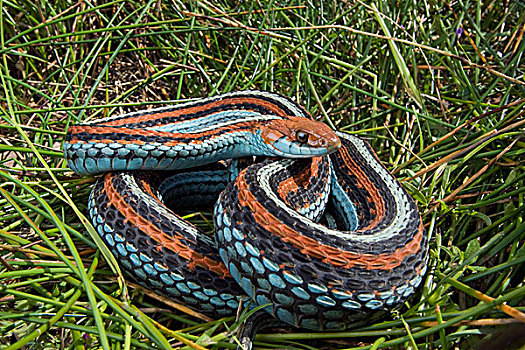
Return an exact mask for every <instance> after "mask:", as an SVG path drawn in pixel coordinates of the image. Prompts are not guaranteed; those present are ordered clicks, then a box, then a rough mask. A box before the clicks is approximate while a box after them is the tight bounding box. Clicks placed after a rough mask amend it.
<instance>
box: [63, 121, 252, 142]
mask: <svg viewBox="0 0 525 350" xmlns="http://www.w3.org/2000/svg"><path fill="white" fill-rule="evenodd" d="M253 124H254V122H242V123H236V124H231V125H227V126H225V127H222V128H216V129H212V130H209V131H206V132H201V133H194V134H192V133H173V132H166V131H158V130H151V129H146V128H118V127H112V126H89V125H75V126H72V127H71V128H70V130H69V133H70V134H71V135H75V134H80V133H88V134H95V135H104V134H127V135H137V136H147V137H171V138H184V139H196V138H201V137H203V136H208V135H216V134H225V133H228V132H235V131H239V130H245V129H248V130H251V126H252V125H253Z"/></svg>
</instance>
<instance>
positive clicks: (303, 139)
mask: <svg viewBox="0 0 525 350" xmlns="http://www.w3.org/2000/svg"><path fill="white" fill-rule="evenodd" d="M295 137H296V138H297V141H299V142H300V143H307V142H308V134H307V133H305V132H304V131H302V130H299V131H298V132H297V133H296V134H295Z"/></svg>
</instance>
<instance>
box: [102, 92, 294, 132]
mask: <svg viewBox="0 0 525 350" xmlns="http://www.w3.org/2000/svg"><path fill="white" fill-rule="evenodd" d="M241 103H248V104H254V105H258V106H262V107H264V108H266V109H268V110H270V112H271V113H270V114H277V115H280V116H284V115H286V113H284V111H283V110H282V109H280V108H279V107H277V106H276V105H275V104H273V103H270V102H268V101H264V100H261V99H258V98H227V99H224V100H218V101H214V102H210V103H207V104H205V105H202V106H195V107H188V108H183V109H179V110H176V111H171V112H162V113H157V114H144V115H140V116H136V117H130V118H125V119H119V120H114V121H108V122H104V125H108V126H120V125H125V124H138V123H140V122H144V121H151V120H157V119H162V118H168V117H179V116H181V115H186V114H192V113H198V112H201V111H204V110H207V109H211V108H214V107H220V106H223V105H227V104H241ZM188 120H191V119H188Z"/></svg>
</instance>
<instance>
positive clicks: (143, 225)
mask: <svg viewBox="0 0 525 350" xmlns="http://www.w3.org/2000/svg"><path fill="white" fill-rule="evenodd" d="M113 176H114V175H113V174H111V173H108V174H106V177H105V179H104V190H105V192H106V195H107V196H108V203H107V206H108V207H109V205H110V204H111V205H113V206H114V207H115V208H117V210H118V211H119V212H120V213H121V214H122V215H123V216H124V217H125V218H126V219H125V220H126V221H127V222H129V223H131V224H132V225H133V226H134V227H136V228H138V229H139V230H141V231H142V232H143V233H145V234H146V235H148V236H149V237H150V238H151V239H152V240H154V241H155V242H157V243H158V244H159V247H158V248H157V249H158V250H159V251H161V249H162V248H165V249H168V250H171V251H172V252H175V253H176V254H177V255H179V256H180V257H182V258H183V259H184V260H186V261H187V262H188V264H187V266H188V268H189V269H190V270H194V269H195V267H197V266H200V267H202V268H205V269H207V270H210V271H213V272H214V273H216V274H217V275H219V276H221V277H222V278H226V277H231V275H230V272H229V271H228V269H227V268H226V266H225V265H224V264H223V263H222V262H219V261H215V260H213V259H211V258H209V257H207V256H204V255H202V254H200V253H197V252H196V251H194V250H193V249H191V248H190V247H188V246H187V245H185V244H184V243H182V242H181V239H182V238H183V237H181V236H180V235H175V236H170V235H168V234H166V233H164V232H163V231H162V230H161V229H159V228H158V227H157V226H155V225H154V224H153V223H151V222H150V221H149V220H147V219H145V218H144V217H142V216H141V215H139V214H138V213H137V212H136V211H135V209H134V208H133V207H131V206H130V205H129V204H128V203H127V202H126V201H125V199H124V198H123V197H122V196H121V195H120V193H118V192H117V191H116V190H115V188H114V186H113V181H112V178H113ZM192 243H195V242H192Z"/></svg>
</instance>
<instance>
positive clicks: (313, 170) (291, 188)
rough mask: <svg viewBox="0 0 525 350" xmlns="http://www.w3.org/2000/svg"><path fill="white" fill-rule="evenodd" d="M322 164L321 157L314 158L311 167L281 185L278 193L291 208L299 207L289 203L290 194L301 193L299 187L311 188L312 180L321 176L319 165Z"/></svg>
mask: <svg viewBox="0 0 525 350" xmlns="http://www.w3.org/2000/svg"><path fill="white" fill-rule="evenodd" d="M320 162H321V157H315V158H312V162H311V163H310V166H309V167H305V169H304V170H303V171H302V172H300V173H298V174H296V175H295V176H290V177H289V178H287V179H285V180H283V181H281V182H280V183H279V187H278V189H277V190H278V192H279V197H281V199H282V200H283V201H285V202H286V204H288V205H289V206H290V207H292V208H296V207H297V206H296V205H294V204H293V203H290V202H288V200H287V197H288V195H289V194H290V193H293V194H296V193H297V192H298V191H299V186H300V187H302V188H304V189H307V188H308V187H309V186H310V181H311V180H312V178H314V177H317V176H318V175H319V163H320Z"/></svg>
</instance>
